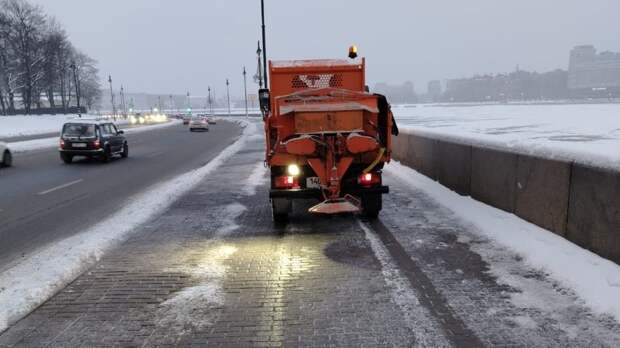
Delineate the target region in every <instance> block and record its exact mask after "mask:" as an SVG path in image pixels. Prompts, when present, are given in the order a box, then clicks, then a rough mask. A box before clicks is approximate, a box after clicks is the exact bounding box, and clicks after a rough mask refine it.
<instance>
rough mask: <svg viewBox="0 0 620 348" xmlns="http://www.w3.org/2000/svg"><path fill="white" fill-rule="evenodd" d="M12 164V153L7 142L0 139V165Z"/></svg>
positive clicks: (8, 165)
mask: <svg viewBox="0 0 620 348" xmlns="http://www.w3.org/2000/svg"><path fill="white" fill-rule="evenodd" d="M11 165H13V155H12V154H11V150H9V146H8V145H7V143H3V142H1V141H0V167H10V166H11Z"/></svg>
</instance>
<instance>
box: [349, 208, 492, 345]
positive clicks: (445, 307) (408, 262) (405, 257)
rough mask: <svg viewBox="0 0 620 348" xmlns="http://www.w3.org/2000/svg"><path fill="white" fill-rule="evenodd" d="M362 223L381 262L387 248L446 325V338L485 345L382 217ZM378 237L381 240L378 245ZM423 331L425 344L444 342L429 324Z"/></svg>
mask: <svg viewBox="0 0 620 348" xmlns="http://www.w3.org/2000/svg"><path fill="white" fill-rule="evenodd" d="M360 226H361V227H362V229H364V232H365V233H366V237H367V238H368V239H369V241H370V242H371V245H373V251H375V254H377V253H379V255H378V257H379V259H380V261H381V263H382V264H383V263H384V262H385V261H384V260H381V258H382V257H381V255H380V254H381V253H382V252H385V251H387V252H388V253H389V255H390V256H391V259H392V260H393V262H394V263H395V266H396V268H397V269H398V271H399V273H401V274H402V276H404V277H406V278H407V280H408V281H409V284H410V286H411V288H412V289H413V290H414V292H415V293H416V297H417V300H418V301H419V303H420V304H421V305H422V306H423V307H424V308H425V309H426V310H427V311H428V313H429V314H430V315H431V316H432V317H433V318H435V319H436V321H437V323H438V324H439V325H440V326H441V329H443V333H444V335H445V339H447V340H448V341H449V342H450V344H452V345H454V346H456V347H483V346H484V344H483V343H482V341H480V339H479V338H478V336H476V334H475V333H474V332H473V331H472V330H471V329H469V328H468V327H467V325H466V324H465V322H463V320H462V319H461V318H459V317H458V316H457V315H456V313H455V312H454V310H452V308H451V307H450V305H449V304H448V302H447V301H446V299H445V298H444V296H443V295H442V294H440V293H439V291H437V289H436V288H435V286H434V285H433V283H432V282H431V280H430V279H429V278H428V277H427V276H426V274H424V272H423V271H422V269H421V268H420V267H419V266H418V265H417V264H416V263H415V262H414V261H413V260H412V258H411V256H410V255H409V254H408V253H407V251H406V250H405V249H404V248H403V246H402V245H401V244H400V243H399V242H398V241H397V240H396V237H394V235H393V234H392V232H390V230H389V229H388V228H387V227H386V226H385V225H384V224H383V223H382V222H381V220H375V221H372V222H362V221H360ZM377 237H378V238H377ZM377 239H379V240H377ZM379 241H380V242H381V244H380V245H377V244H378V242H379ZM382 247H384V248H385V250H381V249H382ZM384 257H385V255H384ZM383 268H384V269H385V268H386V266H385V265H384V266H383ZM388 268H389V266H388ZM418 322H419V320H418ZM425 325H428V323H425ZM415 332H416V333H419V332H420V330H419V329H418V330H415ZM422 332H423V333H426V335H424V336H423V337H421V338H422V339H423V341H426V342H419V343H420V344H421V345H422V346H438V345H439V346H442V345H443V344H442V342H441V341H439V342H437V339H438V338H437V337H430V336H429V335H428V334H429V330H428V328H424V327H423V328H422ZM430 334H431V335H433V333H432V332H430ZM429 340H430V341H429ZM446 343H447V342H446Z"/></svg>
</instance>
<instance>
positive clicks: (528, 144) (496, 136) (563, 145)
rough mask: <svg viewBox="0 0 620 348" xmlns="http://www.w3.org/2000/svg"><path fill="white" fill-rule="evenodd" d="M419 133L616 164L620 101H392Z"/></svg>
mask: <svg viewBox="0 0 620 348" xmlns="http://www.w3.org/2000/svg"><path fill="white" fill-rule="evenodd" d="M392 110H393V112H394V115H395V118H396V120H397V123H398V125H399V127H400V128H401V129H403V130H405V131H410V132H413V133H416V134H420V135H426V136H430V137H434V138H441V139H447V140H451V141H456V142H460V143H466V144H474V145H480V146H484V147H491V148H500V149H510V150H512V151H515V152H519V153H525V154H531V155H537V156H541V157H545V158H551V159H560V160H569V161H577V162H580V163H584V164H589V165H594V166H599V167H605V168H612V169H614V168H616V169H620V151H618V149H620V104H562V105H477V106H432V105H427V106H424V105H419V106H417V107H413V106H411V105H401V106H394V107H393V109H392Z"/></svg>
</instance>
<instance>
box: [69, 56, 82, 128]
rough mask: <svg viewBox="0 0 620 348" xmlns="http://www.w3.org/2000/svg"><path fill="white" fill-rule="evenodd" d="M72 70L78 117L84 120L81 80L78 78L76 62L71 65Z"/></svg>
mask: <svg viewBox="0 0 620 348" xmlns="http://www.w3.org/2000/svg"><path fill="white" fill-rule="evenodd" d="M71 69H72V70H73V81H74V84H75V99H76V101H77V109H78V117H79V118H82V108H81V106H80V79H78V77H77V66H76V65H75V62H72V63H71Z"/></svg>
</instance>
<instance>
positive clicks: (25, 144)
mask: <svg viewBox="0 0 620 348" xmlns="http://www.w3.org/2000/svg"><path fill="white" fill-rule="evenodd" d="M180 122H181V121H179V120H170V121H169V122H166V123H159V124H153V125H145V126H140V127H136V128H129V129H124V131H125V134H136V133H141V132H146V131H151V130H155V129H159V128H164V127H170V126H174V125H177V124H179V123H180ZM58 127H59V128H57V130H58V129H60V126H58ZM56 146H58V137H50V138H43V139H34V140H25V141H15V142H12V143H9V148H11V150H12V151H13V152H15V153H18V152H28V151H34V150H39V149H45V148H49V147H56Z"/></svg>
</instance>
